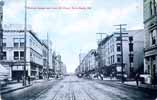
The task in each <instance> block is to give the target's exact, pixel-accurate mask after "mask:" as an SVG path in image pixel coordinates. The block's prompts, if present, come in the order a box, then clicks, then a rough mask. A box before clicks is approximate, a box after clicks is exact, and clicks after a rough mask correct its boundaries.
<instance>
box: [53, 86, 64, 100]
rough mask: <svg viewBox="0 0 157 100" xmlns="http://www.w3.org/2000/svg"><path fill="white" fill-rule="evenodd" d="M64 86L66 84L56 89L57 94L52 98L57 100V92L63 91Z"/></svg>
mask: <svg viewBox="0 0 157 100" xmlns="http://www.w3.org/2000/svg"><path fill="white" fill-rule="evenodd" d="M63 87H64V85H61V86H60V87H59V89H58V90H57V91H56V93H55V95H54V96H53V97H52V99H51V100H56V97H57V94H58V93H59V92H60V91H61V89H62V88H63Z"/></svg>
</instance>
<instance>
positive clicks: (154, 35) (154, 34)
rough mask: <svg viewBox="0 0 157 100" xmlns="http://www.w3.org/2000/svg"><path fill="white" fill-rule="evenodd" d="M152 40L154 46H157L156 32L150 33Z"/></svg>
mask: <svg viewBox="0 0 157 100" xmlns="http://www.w3.org/2000/svg"><path fill="white" fill-rule="evenodd" d="M150 40H151V44H152V45H155V44H156V30H153V31H151V32H150Z"/></svg>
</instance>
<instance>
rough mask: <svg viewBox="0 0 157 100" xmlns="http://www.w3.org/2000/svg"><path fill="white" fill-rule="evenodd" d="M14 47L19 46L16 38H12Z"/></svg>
mask: <svg viewBox="0 0 157 100" xmlns="http://www.w3.org/2000/svg"><path fill="white" fill-rule="evenodd" d="M14 47H16V48H17V47H19V39H18V38H14Z"/></svg>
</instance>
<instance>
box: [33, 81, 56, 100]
mask: <svg viewBox="0 0 157 100" xmlns="http://www.w3.org/2000/svg"><path fill="white" fill-rule="evenodd" d="M57 83H58V81H56V82H54V83H53V85H48V87H46V88H44V89H43V90H42V91H40V92H38V93H36V95H35V96H33V98H34V99H30V100H36V99H37V98H38V97H39V96H41V95H42V94H44V93H45V92H47V91H48V90H49V89H50V87H49V86H51V88H52V87H53V86H54V85H56V84H57Z"/></svg>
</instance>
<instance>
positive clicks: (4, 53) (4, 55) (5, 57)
mask: <svg viewBox="0 0 157 100" xmlns="http://www.w3.org/2000/svg"><path fill="white" fill-rule="evenodd" d="M6 59H7V54H6V52H3V60H6Z"/></svg>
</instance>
